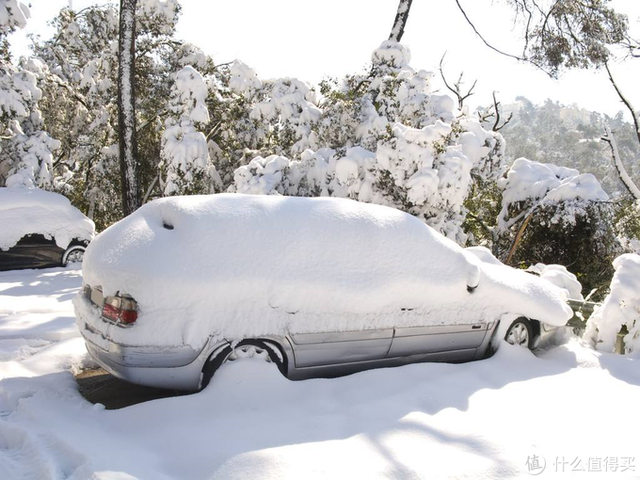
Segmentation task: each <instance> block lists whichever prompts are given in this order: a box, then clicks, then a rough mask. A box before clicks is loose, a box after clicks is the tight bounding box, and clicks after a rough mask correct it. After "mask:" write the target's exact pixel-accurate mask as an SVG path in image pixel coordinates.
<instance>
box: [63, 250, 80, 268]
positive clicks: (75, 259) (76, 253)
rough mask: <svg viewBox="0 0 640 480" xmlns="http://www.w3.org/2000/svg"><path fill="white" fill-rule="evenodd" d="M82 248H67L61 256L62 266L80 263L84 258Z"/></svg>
mask: <svg viewBox="0 0 640 480" xmlns="http://www.w3.org/2000/svg"><path fill="white" fill-rule="evenodd" d="M84 250H85V249H84V247H81V246H79V245H75V246H73V247H69V248H68V249H67V251H66V252H64V255H62V266H63V267H66V266H67V265H69V264H70V263H82V259H83V258H84Z"/></svg>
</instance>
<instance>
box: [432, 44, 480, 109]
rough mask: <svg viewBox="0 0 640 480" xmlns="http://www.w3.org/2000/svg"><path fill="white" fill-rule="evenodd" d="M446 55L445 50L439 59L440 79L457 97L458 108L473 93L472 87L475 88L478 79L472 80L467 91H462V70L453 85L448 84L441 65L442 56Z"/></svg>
mask: <svg viewBox="0 0 640 480" xmlns="http://www.w3.org/2000/svg"><path fill="white" fill-rule="evenodd" d="M446 55H447V52H445V53H444V55H442V58H441V59H440V66H439V70H440V76H441V77H442V81H443V82H444V85H445V87H447V89H449V90H450V91H451V92H452V93H453V94H454V95H455V96H456V98H457V99H458V108H462V107H463V106H464V101H465V100H466V99H467V98H469V97H470V96H471V95H473V94H474V92H473V89H474V88H476V84H477V83H478V80H474V81H473V85H471V88H469V90H467V93H462V90H461V87H462V84H463V81H462V79H463V77H464V72H461V73H460V76H459V77H458V81H457V82H456V83H454V84H453V87H452V86H451V85H449V82H447V78H446V76H445V74H444V66H443V63H444V57H445V56H446Z"/></svg>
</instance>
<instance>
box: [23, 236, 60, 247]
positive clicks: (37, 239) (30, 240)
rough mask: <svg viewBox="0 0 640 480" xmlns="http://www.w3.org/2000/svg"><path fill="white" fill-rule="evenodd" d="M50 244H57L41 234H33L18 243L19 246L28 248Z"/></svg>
mask: <svg viewBox="0 0 640 480" xmlns="http://www.w3.org/2000/svg"><path fill="white" fill-rule="evenodd" d="M49 243H55V242H54V241H53V239H47V238H45V237H44V235H41V234H39V233H33V234H30V235H26V236H24V237H22V238H21V239H20V241H19V242H18V245H20V246H25V247H26V246H33V245H43V244H49Z"/></svg>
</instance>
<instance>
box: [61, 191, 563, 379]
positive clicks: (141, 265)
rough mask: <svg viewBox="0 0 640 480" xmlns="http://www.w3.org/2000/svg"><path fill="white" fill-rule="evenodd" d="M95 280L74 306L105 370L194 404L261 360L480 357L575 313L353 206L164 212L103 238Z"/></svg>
mask: <svg viewBox="0 0 640 480" xmlns="http://www.w3.org/2000/svg"><path fill="white" fill-rule="evenodd" d="M83 277H84V282H85V285H84V290H83V292H82V293H81V294H80V295H79V296H78V297H76V299H75V301H74V305H75V311H76V317H77V324H78V327H79V329H80V331H81V332H82V335H83V336H84V338H85V340H86V344H87V348H88V350H89V352H90V354H91V355H92V356H93V357H94V358H95V360H96V361H97V362H98V363H99V364H101V365H102V366H103V367H104V368H105V369H107V370H108V371H110V372H111V373H113V374H114V375H116V376H118V377H121V378H123V379H125V380H129V381H131V382H134V383H140V384H146V385H152V386H161V387H169V388H177V389H187V390H189V389H197V388H199V387H203V386H205V385H206V384H207V383H208V382H209V380H210V379H211V378H212V376H213V374H214V373H215V371H216V370H217V369H218V368H220V367H221V366H222V365H223V364H224V363H225V362H226V361H229V360H234V359H237V358H241V357H244V356H251V355H258V356H262V357H264V358H265V359H267V360H270V361H272V362H273V363H275V364H276V365H277V366H278V368H279V369H280V371H281V372H282V373H283V374H284V375H285V376H287V377H288V378H290V379H303V378H309V377H316V376H335V375H343V374H347V373H351V372H355V371H359V370H364V369H368V368H374V367H380V366H393V365H401V364H406V363H411V362H421V361H452V362H459V361H466V360H473V359H479V358H483V357H484V356H485V355H487V353H488V352H489V351H490V348H491V344H492V343H493V344H494V345H495V344H497V342H496V341H495V340H497V339H502V338H504V337H505V336H506V337H507V338H511V341H512V343H521V344H525V345H526V346H534V345H535V343H536V339H537V338H538V337H539V335H540V332H541V327H540V325H541V322H542V323H546V324H548V325H551V326H561V325H564V324H565V323H566V321H567V320H568V319H569V318H570V317H571V315H572V312H571V309H570V308H569V306H568V305H567V304H566V302H565V295H564V292H563V291H562V290H561V289H559V288H557V287H555V286H553V285H551V284H550V283H548V282H546V281H544V280H541V279H539V278H537V277H534V276H532V275H529V274H527V273H524V272H522V271H517V270H515V269H512V268H509V267H506V266H504V265H502V264H499V263H491V262H487V261H482V260H481V259H479V258H478V257H477V256H476V255H474V254H472V253H469V252H466V251H465V250H463V249H462V248H460V247H459V246H458V245H456V244H455V243H454V242H452V241H450V240H448V239H446V238H445V237H443V236H442V235H440V234H439V233H437V232H435V231H434V230H433V229H431V228H430V227H428V226H426V225H425V224H423V223H422V222H420V221H419V220H418V219H416V218H414V217H413V216H411V215H408V214H406V213H403V212H401V211H398V210H395V209H392V208H388V207H383V206H379V205H371V204H364V203H359V202H356V201H353V200H346V199H333V198H313V199H310V198H294V197H276V196H250V195H234V194H220V195H208V196H189V197H173V198H164V199H160V200H156V201H154V202H151V203H149V204H147V205H145V206H143V207H142V208H140V209H139V210H138V211H137V212H135V213H134V214H132V215H130V216H129V217H127V218H125V219H124V220H122V221H120V222H118V223H117V224H115V225H113V226H111V227H110V228H108V229H107V230H105V231H104V232H103V233H101V234H100V235H98V237H96V239H95V240H94V241H93V242H92V243H91V245H90V246H89V248H88V249H87V252H86V255H85V259H84V264H83ZM534 319H535V320H534ZM514 328H517V332H515V331H514ZM492 340H493V342H492Z"/></svg>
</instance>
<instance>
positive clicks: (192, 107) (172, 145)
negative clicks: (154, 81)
mask: <svg viewBox="0 0 640 480" xmlns="http://www.w3.org/2000/svg"><path fill="white" fill-rule="evenodd" d="M207 93H208V91H207V85H206V83H205V80H204V79H203V78H202V75H200V73H199V72H198V71H197V70H196V69H194V68H193V67H191V66H186V67H184V68H183V69H182V70H180V71H179V72H177V74H176V79H175V84H174V86H173V88H172V90H171V100H170V101H169V107H168V108H169V111H170V112H171V113H170V116H169V117H168V118H167V120H166V121H165V131H164V133H163V134H162V152H161V156H162V162H161V165H160V166H161V170H162V172H163V178H162V183H161V184H162V188H163V192H164V194H165V195H188V194H193V193H214V192H215V184H216V183H218V184H219V182H220V180H219V177H218V174H217V172H216V170H215V167H214V166H213V164H212V163H211V160H210V157H209V148H208V146H207V139H206V137H205V135H204V134H203V133H202V132H201V131H199V129H196V126H206V125H208V124H209V121H210V119H209V111H208V110H207V106H206V104H205V100H206V97H207Z"/></svg>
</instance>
